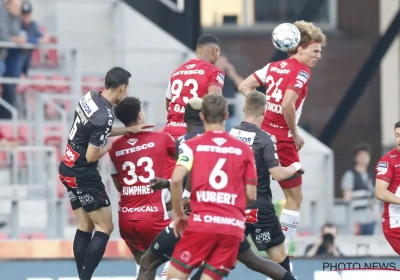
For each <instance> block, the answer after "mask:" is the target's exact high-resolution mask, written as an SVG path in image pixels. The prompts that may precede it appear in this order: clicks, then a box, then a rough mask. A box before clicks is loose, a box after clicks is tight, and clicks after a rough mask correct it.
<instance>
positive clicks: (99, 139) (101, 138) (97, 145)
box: [86, 126, 112, 163]
mask: <svg viewBox="0 0 400 280" xmlns="http://www.w3.org/2000/svg"><path fill="white" fill-rule="evenodd" d="M110 129H111V127H108V126H95V127H94V129H93V132H92V134H91V136H90V140H89V145H88V148H87V151H86V160H87V162H89V163H91V162H96V161H98V160H99V159H100V158H102V157H103V156H104V155H105V154H106V153H107V152H108V151H109V150H110V149H111V148H112V143H111V142H110V141H109V140H108V139H107V137H108V133H109V131H110ZM104 142H105V143H104Z"/></svg>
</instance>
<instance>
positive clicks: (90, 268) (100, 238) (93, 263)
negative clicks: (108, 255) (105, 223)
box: [79, 231, 110, 280]
mask: <svg viewBox="0 0 400 280" xmlns="http://www.w3.org/2000/svg"><path fill="white" fill-rule="evenodd" d="M109 238H110V236H108V234H106V233H104V232H101V231H96V232H95V233H94V235H93V238H92V240H91V241H90V243H89V245H88V247H87V249H86V256H85V263H84V264H83V268H82V272H81V274H80V275H79V276H80V279H81V280H90V279H92V275H93V272H94V270H95V269H96V267H97V266H98V265H99V263H100V261H101V259H102V258H103V255H104V252H105V251H106V246H107V242H108V239H109Z"/></svg>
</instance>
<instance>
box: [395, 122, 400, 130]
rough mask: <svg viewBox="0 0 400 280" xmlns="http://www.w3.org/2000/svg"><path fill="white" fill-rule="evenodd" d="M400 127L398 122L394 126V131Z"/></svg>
mask: <svg viewBox="0 0 400 280" xmlns="http://www.w3.org/2000/svg"><path fill="white" fill-rule="evenodd" d="M399 127H400V121H398V122H397V123H395V124H394V129H396V128H399Z"/></svg>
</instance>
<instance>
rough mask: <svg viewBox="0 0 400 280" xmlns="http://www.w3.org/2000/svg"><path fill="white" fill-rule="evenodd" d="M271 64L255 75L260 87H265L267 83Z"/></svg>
mask: <svg viewBox="0 0 400 280" xmlns="http://www.w3.org/2000/svg"><path fill="white" fill-rule="evenodd" d="M269 65H270V64H269V63H268V64H267V65H265V66H264V68H262V69H260V70H257V71H256V72H254V73H253V76H254V78H256V80H257V81H258V83H259V84H260V86H262V85H265V83H266V81H267V73H268V69H269Z"/></svg>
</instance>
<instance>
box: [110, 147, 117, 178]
mask: <svg viewBox="0 0 400 280" xmlns="http://www.w3.org/2000/svg"><path fill="white" fill-rule="evenodd" d="M110 152H112V151H111V150H110ZM109 158H110V160H109V161H110V174H111V176H112V177H118V170H117V167H116V166H115V164H114V162H113V160H112V158H111V156H110V157H109Z"/></svg>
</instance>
